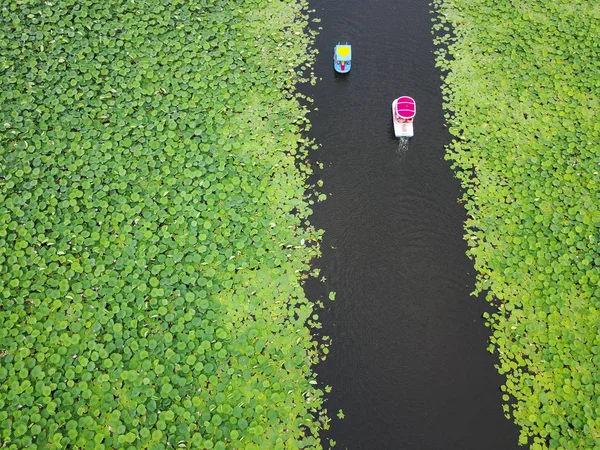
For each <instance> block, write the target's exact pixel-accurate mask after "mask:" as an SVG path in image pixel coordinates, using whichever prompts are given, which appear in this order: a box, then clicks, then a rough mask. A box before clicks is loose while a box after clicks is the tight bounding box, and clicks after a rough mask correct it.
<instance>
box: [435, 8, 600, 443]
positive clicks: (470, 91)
mask: <svg viewBox="0 0 600 450" xmlns="http://www.w3.org/2000/svg"><path fill="white" fill-rule="evenodd" d="M435 7H436V10H437V11H436V12H437V19H436V23H435V24H434V32H435V33H436V34H437V44H438V45H439V52H438V64H439V67H441V69H442V70H443V71H444V76H443V78H444V87H443V95H444V101H445V107H446V109H447V116H446V117H447V122H448V125H449V128H450V132H451V133H452V135H453V137H454V139H453V141H452V143H451V144H450V145H449V147H448V153H447V155H448V158H449V159H450V160H451V161H452V162H453V167H454V169H455V170H456V172H457V176H458V177H459V178H460V180H461V181H462V184H463V187H464V190H465V195H464V198H463V201H464V204H465V206H466V209H467V212H468V220H467V222H466V225H465V229H466V236H465V239H467V241H468V243H469V245H470V249H469V251H468V254H469V255H470V256H471V257H472V258H473V260H474V262H475V266H476V268H477V270H478V272H479V276H478V283H477V287H476V292H475V294H477V293H480V292H485V293H486V294H487V299H488V300H489V301H491V302H492V303H493V304H494V305H496V306H497V312H496V313H494V314H492V315H490V316H487V315H486V319H487V322H488V324H489V326H490V327H491V330H492V333H493V334H492V336H491V338H490V340H491V343H490V350H491V351H493V352H495V353H496V354H497V355H498V357H499V363H498V366H497V367H498V370H499V372H500V373H501V374H504V375H505V376H506V383H505V385H504V386H503V388H502V389H503V391H504V395H503V399H504V401H505V406H504V408H505V411H506V413H507V416H511V417H512V418H513V419H514V421H515V422H516V423H517V424H518V425H519V426H520V429H521V434H520V439H519V441H520V443H521V444H523V445H530V446H531V448H533V449H542V448H560V449H598V448H600V371H599V370H598V367H600V252H599V250H598V249H599V241H600V194H599V192H600V175H599V173H600V144H599V143H600V125H599V122H598V120H597V111H598V110H599V108H600V81H599V80H600V78H599V77H598V74H599V73H600V41H599V40H598V39H597V38H596V37H597V30H599V29H600V9H599V7H598V5H597V4H596V3H595V2H588V1H583V0H568V1H566V2H560V3H556V2H551V1H539V0H535V1H534V0H526V1H521V2H513V1H508V0H501V1H497V0H494V1H492V0H476V1H472V0H468V1H467V0H439V1H436V2H435Z"/></svg>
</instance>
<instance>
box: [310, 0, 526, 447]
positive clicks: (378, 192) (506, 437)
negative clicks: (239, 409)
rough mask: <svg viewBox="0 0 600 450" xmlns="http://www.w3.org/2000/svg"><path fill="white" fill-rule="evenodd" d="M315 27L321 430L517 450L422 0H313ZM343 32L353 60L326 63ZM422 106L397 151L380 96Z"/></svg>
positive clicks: (381, 443) (352, 441)
mask: <svg viewBox="0 0 600 450" xmlns="http://www.w3.org/2000/svg"><path fill="white" fill-rule="evenodd" d="M310 5H311V8H312V9H314V10H315V12H314V13H313V16H314V17H318V18H320V19H321V23H320V24H319V25H320V26H322V27H323V29H322V30H321V32H320V34H319V36H318V37H317V40H316V46H317V48H318V49H319V51H320V54H319V55H318V57H317V61H316V65H315V74H316V75H317V77H319V78H322V80H320V81H319V82H318V84H317V85H316V86H314V87H311V86H304V87H303V88H302V91H303V92H305V93H306V94H308V95H310V96H311V97H312V98H313V99H314V108H316V109H317V110H315V111H313V112H312V113H311V114H310V115H309V118H310V121H311V123H312V129H311V131H310V132H309V135H310V136H311V137H313V138H314V139H315V140H316V141H317V142H318V143H319V144H321V145H322V148H321V149H320V150H318V151H316V152H313V154H312V155H311V158H312V164H313V167H315V169H316V167H317V163H322V164H323V169H322V170H319V169H316V175H315V176H316V178H315V179H317V178H318V179H322V180H323V182H324V187H323V191H324V192H325V193H327V194H328V197H329V198H328V200H327V201H326V202H323V203H319V204H318V205H316V206H315V207H314V215H313V216H312V218H311V221H312V223H313V224H314V225H315V226H316V227H318V228H322V229H324V230H325V235H324V239H323V244H322V249H323V257H322V258H321V259H320V261H318V262H317V267H319V268H321V271H322V272H321V275H322V276H324V277H325V278H326V282H325V283H316V282H314V281H311V282H309V283H308V284H307V293H308V295H309V297H310V298H313V299H315V300H316V299H318V298H326V297H327V290H328V289H332V290H335V291H336V292H337V298H336V300H335V301H334V302H330V301H326V302H325V303H326V307H325V309H324V310H323V311H322V312H321V320H322V322H323V330H322V332H323V334H324V335H328V336H330V337H331V338H332V346H331V349H330V350H331V353H330V354H329V357H328V359H327V360H326V361H325V362H324V363H322V364H321V365H319V366H318V367H317V372H318V374H319V380H320V381H321V382H322V383H324V384H327V385H331V386H332V387H333V392H332V393H331V394H330V395H329V396H328V404H327V407H328V409H329V411H330V413H331V416H333V417H335V416H336V415H337V412H338V410H340V409H341V410H343V413H344V415H345V418H344V419H342V420H340V419H337V418H334V420H333V422H332V424H331V429H330V431H329V432H326V433H325V434H324V437H325V439H324V444H325V446H326V447H327V445H328V439H334V440H335V441H336V442H337V446H336V448H341V449H346V448H347V449H408V450H412V449H414V450H429V449H461V450H466V449H477V450H480V449H486V450H490V449H502V450H506V449H513V448H518V446H517V429H516V427H515V426H514V425H512V423H511V422H510V421H509V420H507V419H505V418H504V416H503V413H502V406H501V405H502V402H501V392H500V390H499V387H500V385H501V383H502V379H501V378H500V377H499V376H498V375H497V373H496V371H495V369H494V363H495V362H496V359H495V357H494V356H492V355H490V354H488V353H487V351H486V346H487V336H488V330H487V329H486V328H485V326H484V324H483V319H482V318H481V315H482V313H483V311H484V310H485V302H484V301H483V300H478V299H476V298H474V297H472V296H470V295H469V293H470V292H471V291H472V290H473V283H474V279H475V277H474V272H473V266H472V263H471V262H470V261H469V260H468V258H467V257H466V256H465V251H466V243H465V242H464V241H463V239H462V235H463V228H462V227H463V222H464V220H465V212H464V209H463V207H462V206H461V205H460V204H459V203H458V202H457V199H458V198H459V197H460V188H459V183H458V181H457V180H456V179H455V178H454V177H453V174H452V171H451V169H450V164H449V162H447V161H445V160H444V158H443V156H444V145H445V144H446V143H447V142H448V141H449V139H450V137H449V135H448V133H447V131H446V129H445V128H444V118H443V111H442V106H441V94H440V73H439V71H438V70H437V69H435V67H434V56H433V53H432V51H433V44H432V36H431V33H430V29H431V15H430V13H429V9H430V8H429V6H428V2H427V1H414V0H371V1H368V2H365V1H363V0H346V1H344V2H340V1H333V0H310ZM338 41H342V42H346V41H347V42H349V43H351V44H352V50H353V67H352V71H351V72H350V73H349V74H347V75H338V74H335V73H334V71H333V65H332V53H333V46H334V45H335V44H336V43H337V42H338ZM400 95H410V96H412V97H413V98H415V100H416V102H417V116H416V120H415V137H414V138H413V139H412V140H411V141H410V143H409V145H408V148H407V149H402V148H401V147H400V146H399V142H398V140H396V139H395V138H394V136H393V130H392V122H391V102H392V100H393V99H394V98H396V97H398V96H400Z"/></svg>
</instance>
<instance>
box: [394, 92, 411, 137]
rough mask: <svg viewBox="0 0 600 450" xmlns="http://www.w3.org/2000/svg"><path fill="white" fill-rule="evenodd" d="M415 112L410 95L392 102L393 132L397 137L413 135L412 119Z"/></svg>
mask: <svg viewBox="0 0 600 450" xmlns="http://www.w3.org/2000/svg"><path fill="white" fill-rule="evenodd" d="M416 112H417V105H416V103H415V101H414V100H413V98H412V97H407V96H403V97H399V98H397V99H396V100H394V101H393V102H392V119H393V121H394V134H395V135H396V137H397V138H401V137H406V138H411V137H413V134H414V132H413V121H414V117H415V114H416Z"/></svg>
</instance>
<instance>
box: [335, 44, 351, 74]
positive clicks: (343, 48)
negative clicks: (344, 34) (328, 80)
mask: <svg viewBox="0 0 600 450" xmlns="http://www.w3.org/2000/svg"><path fill="white" fill-rule="evenodd" d="M351 66H352V46H351V45H349V44H348V43H347V42H346V43H345V44H342V43H340V42H338V44H337V45H336V46H335V48H334V49H333V68H334V69H335V70H336V72H339V73H348V72H350V68H351Z"/></svg>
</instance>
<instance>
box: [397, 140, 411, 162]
mask: <svg viewBox="0 0 600 450" xmlns="http://www.w3.org/2000/svg"><path fill="white" fill-rule="evenodd" d="M398 141H399V142H398V150H396V154H397V155H398V156H399V157H400V158H404V156H405V155H406V152H407V151H408V138H405V137H401V138H400V139H399V140H398Z"/></svg>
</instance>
